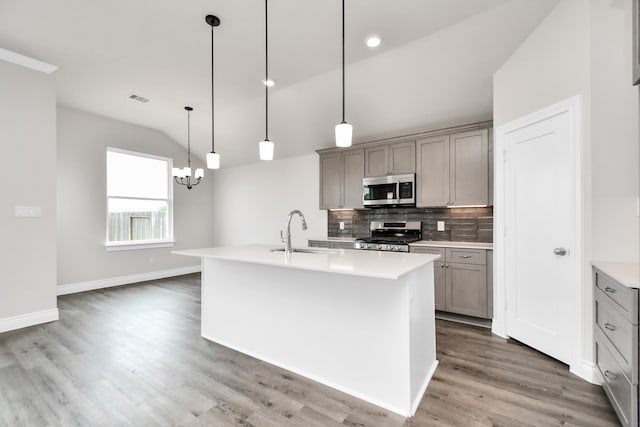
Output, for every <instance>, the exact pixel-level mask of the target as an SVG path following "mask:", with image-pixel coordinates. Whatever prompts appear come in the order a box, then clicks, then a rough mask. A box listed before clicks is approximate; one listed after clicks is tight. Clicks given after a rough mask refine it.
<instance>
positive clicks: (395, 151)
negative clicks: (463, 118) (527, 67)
mask: <svg viewBox="0 0 640 427" xmlns="http://www.w3.org/2000/svg"><path fill="white" fill-rule="evenodd" d="M491 125H492V123H491V122H490V121H487V122H479V123H471V124H467V125H461V126H455V127H450V128H447V129H438V130H432V131H427V132H421V133H419V134H413V135H406V136H402V137H396V138H392V139H389V140H387V141H386V142H384V141H371V142H368V143H362V144H358V145H357V146H354V147H352V148H349V149H344V148H335V147H334V148H325V149H322V150H318V154H319V155H320V209H340V208H345V209H346V208H349V209H357V208H363V205H362V178H364V177H365V176H366V177H375V176H385V175H399V174H408V173H415V174H416V206H417V207H420V208H429V207H444V206H450V207H456V206H470V205H471V206H473V205H482V206H484V205H489V206H491V205H493V191H492V188H491V187H492V186H493V173H492V172H493V152H492V148H493V144H491V141H490V138H492V137H493V135H492V133H491ZM392 141H393V142H392Z"/></svg>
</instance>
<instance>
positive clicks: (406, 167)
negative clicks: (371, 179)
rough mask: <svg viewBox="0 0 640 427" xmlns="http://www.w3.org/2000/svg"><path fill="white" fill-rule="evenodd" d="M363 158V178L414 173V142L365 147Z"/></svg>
mask: <svg viewBox="0 0 640 427" xmlns="http://www.w3.org/2000/svg"><path fill="white" fill-rule="evenodd" d="M364 156H365V163H364V164H365V168H364V169H365V170H364V173H365V176H383V175H397V174H404V173H414V172H415V171H416V144H415V141H405V142H395V143H391V144H384V145H375V146H372V147H367V148H365V150H364Z"/></svg>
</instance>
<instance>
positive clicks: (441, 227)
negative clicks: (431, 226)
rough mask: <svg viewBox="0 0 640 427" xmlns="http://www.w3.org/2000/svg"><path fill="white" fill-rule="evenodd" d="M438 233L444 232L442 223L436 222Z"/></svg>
mask: <svg viewBox="0 0 640 427" xmlns="http://www.w3.org/2000/svg"><path fill="white" fill-rule="evenodd" d="M438 231H444V221H438Z"/></svg>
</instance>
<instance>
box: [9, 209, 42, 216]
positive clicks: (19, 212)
mask: <svg viewBox="0 0 640 427" xmlns="http://www.w3.org/2000/svg"><path fill="white" fill-rule="evenodd" d="M13 212H14V213H13V214H14V216H16V217H18V218H40V217H41V216H42V208H41V207H40V206H16V207H15V208H14V211H13Z"/></svg>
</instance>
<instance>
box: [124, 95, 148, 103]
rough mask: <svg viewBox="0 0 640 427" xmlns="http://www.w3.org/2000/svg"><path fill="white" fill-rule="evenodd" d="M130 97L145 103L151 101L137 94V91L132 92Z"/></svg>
mask: <svg viewBox="0 0 640 427" xmlns="http://www.w3.org/2000/svg"><path fill="white" fill-rule="evenodd" d="M129 99H133V100H134V101H140V102H142V103H143V104H146V103H147V102H149V99H147V98H145V97H143V96H140V95H136V94H135V93H132V94H131V95H129Z"/></svg>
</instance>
